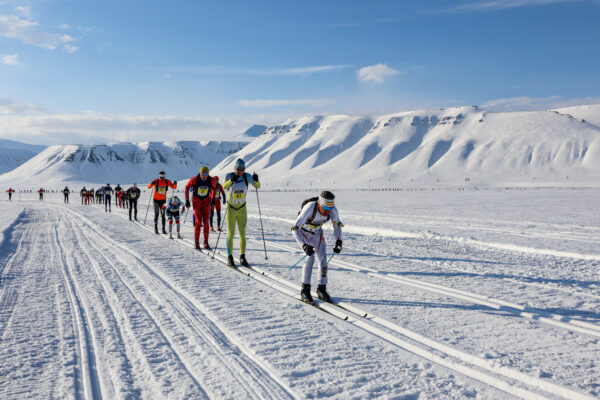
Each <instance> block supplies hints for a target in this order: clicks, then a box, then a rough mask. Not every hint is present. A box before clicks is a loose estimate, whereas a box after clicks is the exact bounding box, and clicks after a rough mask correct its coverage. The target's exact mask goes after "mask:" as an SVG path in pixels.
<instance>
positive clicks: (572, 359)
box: [0, 190, 600, 398]
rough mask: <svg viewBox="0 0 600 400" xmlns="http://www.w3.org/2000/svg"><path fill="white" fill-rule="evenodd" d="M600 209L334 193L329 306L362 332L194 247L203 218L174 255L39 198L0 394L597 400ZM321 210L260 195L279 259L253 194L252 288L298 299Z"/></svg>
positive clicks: (482, 198)
mask: <svg viewBox="0 0 600 400" xmlns="http://www.w3.org/2000/svg"><path fill="white" fill-rule="evenodd" d="M597 194H598V193H597V191H583V192H581V191H578V192H575V191H566V190H555V191H552V190H542V191H524V192H514V193H513V192H486V193H483V192H482V193H479V192H470V193H459V192H447V193H438V192H434V193H412V194H409V193H401V194H399V193H397V192H396V193H389V194H384V193H380V194H378V195H377V196H376V198H373V196H372V194H370V193H361V192H352V191H339V192H336V195H337V196H338V198H337V203H338V208H339V209H340V214H341V217H342V221H343V222H344V223H345V225H346V228H345V237H344V251H343V253H342V254H341V255H340V256H335V257H334V258H333V260H332V262H331V264H330V268H329V270H330V274H329V284H328V290H329V291H330V293H331V294H332V296H333V297H334V298H335V299H336V300H339V301H341V302H342V304H347V305H348V306H350V307H356V308H359V309H360V310H364V311H365V312H366V313H367V317H365V318H361V317H362V316H358V315H356V314H352V313H350V314H348V313H347V312H346V311H344V310H342V309H339V310H338V312H341V313H345V315H349V316H350V319H352V320H353V321H342V320H340V319H337V318H334V317H333V316H331V315H327V314H325V313H323V312H320V311H319V310H317V309H315V308H313V307H310V306H306V305H304V304H302V303H300V302H298V301H296V300H294V299H293V298H291V297H289V296H285V295H283V294H282V293H281V292H278V291H275V290H273V289H272V288H270V287H268V286H265V285H264V284H262V283H260V282H259V281H257V280H255V279H250V278H249V277H246V276H244V275H242V274H239V273H236V272H235V271H233V270H231V269H229V268H226V267H224V266H223V264H221V263H219V262H217V261H213V260H210V258H209V257H207V256H205V255H203V254H199V253H198V252H196V251H194V250H192V249H190V248H188V247H187V246H186V244H189V243H190V242H189V240H190V239H192V237H193V234H192V231H191V226H190V224H189V222H190V220H191V216H188V224H186V226H184V227H183V234H184V237H185V240H184V241H169V240H168V239H166V238H164V237H157V236H156V235H154V233H151V232H148V231H147V230H145V229H140V228H141V227H140V226H139V225H138V224H134V223H131V222H129V221H127V220H124V219H123V217H124V210H120V209H116V207H113V212H112V213H110V214H108V213H105V212H104V211H103V210H102V209H101V207H102V208H103V206H99V205H90V206H86V207H83V206H81V205H80V204H78V203H77V202H75V201H74V202H72V204H71V205H70V206H69V207H68V208H65V207H64V206H63V205H62V204H61V203H62V196H60V203H59V201H58V199H53V198H48V199H49V200H50V201H49V202H44V203H40V202H37V201H24V202H23V203H21V206H23V207H25V209H26V213H25V214H24V215H26V216H27V218H25V217H24V218H21V219H20V220H18V221H17V224H16V225H15V226H14V229H13V230H8V231H6V233H5V235H6V237H7V240H6V241H5V242H3V243H4V245H3V247H2V249H3V250H4V249H6V250H7V251H3V252H2V254H0V261H1V262H2V264H3V265H4V264H5V265H6V267H5V268H4V270H3V271H2V280H0V282H2V287H0V300H1V301H2V302H1V303H0V305H1V308H0V312H2V314H0V315H2V317H1V319H0V324H2V325H0V326H2V330H1V331H0V332H2V334H1V338H2V341H1V342H0V360H3V363H2V367H1V368H0V375H1V376H3V377H8V378H9V379H7V380H6V382H10V383H9V384H8V385H6V386H4V385H0V397H10V398H25V397H31V396H32V395H33V396H34V397H69V396H71V395H72V393H77V395H76V396H85V397H86V398H138V397H142V398H147V397H152V396H156V394H157V393H158V394H160V395H161V396H162V397H164V398H204V397H209V398H213V397H219V398H221V397H227V398H239V397H243V398H290V397H292V398H315V397H328V398H365V397H370V398H374V397H395V396H396V397H406V398H417V397H419V398H421V397H424V398H464V397H475V398H506V397H507V396H509V394H508V393H511V394H512V395H513V396H516V397H523V398H583V396H584V395H585V394H587V395H588V396H592V397H593V396H598V394H599V393H598V387H599V382H598V378H597V377H598V376H600V371H598V366H597V365H596V360H597V358H598V354H599V353H600V346H599V345H598V342H597V338H598V332H600V325H599V323H598V322H599V321H600V315H599V313H598V302H599V301H600V293H599V290H598V289H599V288H600V286H598V285H599V283H600V279H598V272H597V266H598V260H597V259H595V258H594V257H593V256H595V255H596V254H597V253H598V250H597V243H598V239H599V238H600V229H599V227H600V223H599V220H600V216H599V215H598V214H596V213H595V212H594V211H593V210H597V209H598V208H597V205H598V204H597V203H598V201H599V200H598V196H597ZM312 195H313V193H265V192H261V193H260V196H261V197H260V199H261V206H262V212H263V223H264V226H265V237H266V239H267V250H268V255H269V259H268V260H265V257H264V250H263V244H262V235H261V233H260V222H259V220H258V218H257V217H258V213H257V209H256V201H255V200H256V198H255V195H252V196H250V197H249V204H248V207H249V217H250V218H249V223H248V232H249V233H248V235H249V239H251V240H249V243H248V250H247V257H248V260H249V262H250V263H251V264H253V265H254V266H255V270H254V271H249V272H248V273H249V274H253V275H256V279H262V280H263V281H265V282H267V283H269V282H271V283H270V285H271V286H274V284H273V282H274V281H273V280H272V279H271V278H270V277H272V278H273V279H277V280H280V283H279V284H280V286H282V287H284V288H288V289H289V290H291V292H292V293H294V292H298V291H299V283H300V282H299V280H300V270H301V265H298V266H296V267H295V268H294V269H293V270H292V271H288V268H289V266H291V265H292V264H293V263H294V262H295V261H296V260H297V259H298V258H300V257H301V255H302V253H301V252H300V250H299V246H298V245H297V244H296V243H295V242H294V241H293V239H292V235H291V231H290V227H291V225H292V223H290V222H289V221H290V220H291V221H292V222H293V219H294V218H295V215H296V213H297V211H298V209H299V206H300V203H301V201H302V199H304V198H307V197H310V196H312ZM56 196H57V197H58V195H56ZM74 199H75V198H73V200H74ZM145 202H147V199H146V200H144V199H143V198H142V199H141V200H140V203H139V204H140V211H139V215H138V217H140V216H141V219H142V220H143V217H144V214H145V204H144V203H145ZM566 204H568V207H565V205H566ZM441 205H445V208H444V209H442V208H441V207H440V206H441ZM10 213H12V211H10ZM10 213H9V211H8V210H7V209H4V210H3V211H2V215H6V218H3V220H7V219H10V218H11V217H10V215H12V214H10ZM148 220H149V221H150V222H149V225H151V220H152V216H151V215H150V216H149V217H148ZM215 222H216V217H215ZM376 232H380V233H384V234H376ZM161 236H162V235H161ZM559 239H560V240H559ZM326 240H327V241H328V247H329V248H331V247H332V246H333V243H331V242H332V238H331V234H330V231H326ZM215 241H216V235H215V234H211V244H212V245H214V243H215ZM224 241H225V233H224V234H223V235H222V237H221V238H220V245H219V247H220V248H223V247H224ZM237 248H238V240H237V238H236V240H235V241H234V254H235V258H236V262H237V254H238V250H237ZM19 249H20V250H19ZM531 250H535V251H531ZM43 251H46V254H51V257H50V258H48V257H46V258H45V259H44V256H43V254H44V253H43ZM42 259H44V261H42ZM36 263H38V264H41V265H43V266H41V265H35V264H36ZM263 272H264V273H265V274H266V275H263V274H262V273H263ZM46 275H47V276H46ZM6 277H9V278H10V279H6ZM314 278H316V268H315V271H314V273H313V279H314ZM269 279H271V280H270V281H269ZM5 282H7V283H8V284H4V283H5ZM25 282H27V285H26V284H25ZM286 282H287V283H286ZM42 284H43V285H46V286H48V285H49V286H50V287H51V288H52V290H53V292H52V291H51V290H50V289H47V290H46V288H45V287H38V286H39V285H42ZM294 286H295V287H296V289H291V288H293V287H294ZM314 286H316V284H314ZM313 288H314V287H313ZM42 296H43V297H42ZM41 299H47V300H46V301H40V300H41ZM50 299H53V300H52V301H49V300H50ZM38 303H39V304H38ZM331 307H334V306H331ZM30 308H32V309H35V310H36V311H38V310H39V312H36V314H35V316H36V317H37V318H38V321H35V320H33V318H34V316H32V315H29V316H28V315H27V313H28V311H29V309H30ZM334 308H335V307H334ZM40 316H41V317H40ZM544 318H546V320H544ZM354 321H355V322H354ZM28 326H31V327H32V329H29V330H28ZM373 328H377V329H379V331H376V330H374V329H373ZM369 329H370V330H369ZM577 329H579V330H580V331H576V330H577ZM400 331H401V332H402V333H399V332H400ZM373 332H379V334H374V333H373ZM53 338H54V339H55V340H54V341H53V340H52V339H53ZM56 338H60V340H58V339H56ZM48 343H50V345H49V344H48ZM400 343H401V344H400ZM26 344H27V345H28V346H29V349H25V348H24V346H25V345H26ZM411 346H414V347H411ZM16 349H18V350H20V351H16ZM427 357H429V358H427ZM436 357H437V358H436ZM5 360H6V362H4V361H5ZM445 364H446V365H445ZM13 365H15V366H18V367H17V368H13V367H12V366H13ZM447 368H450V369H447ZM494 380H495V381H494ZM503 386H506V388H504V389H503V388H502V387H503ZM499 389H500V390H499ZM502 390H504V391H502ZM511 390H512V392H511Z"/></svg>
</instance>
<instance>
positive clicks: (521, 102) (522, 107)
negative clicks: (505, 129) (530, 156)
mask: <svg viewBox="0 0 600 400" xmlns="http://www.w3.org/2000/svg"><path fill="white" fill-rule="evenodd" d="M599 103H600V97H583V98H576V99H564V98H562V97H561V96H550V97H527V96H521V97H511V98H504V99H494V100H488V101H486V102H485V103H483V104H481V108H483V109H485V110H489V111H498V112H500V111H542V110H551V109H554V108H561V107H573V106H581V105H587V104H599Z"/></svg>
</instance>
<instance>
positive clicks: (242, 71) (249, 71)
mask: <svg viewBox="0 0 600 400" xmlns="http://www.w3.org/2000/svg"><path fill="white" fill-rule="evenodd" d="M348 67H349V65H318V66H313V67H293V68H265V69H255V68H229V67H215V66H213V67H210V66H208V67H207V66H178V67H170V68H168V70H170V71H178V72H191V73H196V74H231V75H309V74H316V73H323V72H331V71H338V70H342V69H345V68H348Z"/></svg>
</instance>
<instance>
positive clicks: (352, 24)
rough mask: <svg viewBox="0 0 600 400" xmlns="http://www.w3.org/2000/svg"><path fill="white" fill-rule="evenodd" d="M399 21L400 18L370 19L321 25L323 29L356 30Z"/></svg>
mask: <svg viewBox="0 0 600 400" xmlns="http://www.w3.org/2000/svg"><path fill="white" fill-rule="evenodd" d="M399 20H400V18H377V19H370V20H364V21H354V22H341V23H334V24H327V25H323V27H325V28H356V27H361V26H369V25H378V24H388V23H391V22H397V21H399Z"/></svg>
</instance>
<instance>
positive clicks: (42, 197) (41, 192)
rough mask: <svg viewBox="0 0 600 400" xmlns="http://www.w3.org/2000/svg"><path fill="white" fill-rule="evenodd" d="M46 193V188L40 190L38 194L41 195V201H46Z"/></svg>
mask: <svg viewBox="0 0 600 400" xmlns="http://www.w3.org/2000/svg"><path fill="white" fill-rule="evenodd" d="M44 192H45V190H44V188H40V190H38V193H39V194H40V200H42V201H43V200H44Z"/></svg>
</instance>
